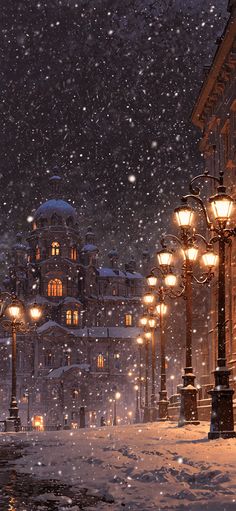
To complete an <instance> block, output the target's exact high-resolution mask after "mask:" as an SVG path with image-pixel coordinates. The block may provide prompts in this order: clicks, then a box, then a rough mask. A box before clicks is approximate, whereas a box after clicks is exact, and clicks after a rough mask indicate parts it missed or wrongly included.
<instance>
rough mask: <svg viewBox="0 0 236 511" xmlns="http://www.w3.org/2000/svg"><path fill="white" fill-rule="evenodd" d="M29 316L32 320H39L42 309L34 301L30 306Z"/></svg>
mask: <svg viewBox="0 0 236 511" xmlns="http://www.w3.org/2000/svg"><path fill="white" fill-rule="evenodd" d="M30 316H31V319H32V320H33V321H39V319H40V318H41V316H42V309H41V307H39V305H37V303H34V304H33V305H32V306H31V307H30Z"/></svg>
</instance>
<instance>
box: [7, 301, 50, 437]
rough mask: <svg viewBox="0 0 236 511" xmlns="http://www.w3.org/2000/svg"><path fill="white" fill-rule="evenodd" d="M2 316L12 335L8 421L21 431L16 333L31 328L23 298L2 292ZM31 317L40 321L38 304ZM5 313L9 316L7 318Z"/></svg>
mask: <svg viewBox="0 0 236 511" xmlns="http://www.w3.org/2000/svg"><path fill="white" fill-rule="evenodd" d="M0 309H1V311H0V316H1V324H2V326H3V328H4V329H5V330H8V331H9V330H10V331H11V335H12V383H11V400H10V407H9V414H10V416H9V418H8V419H7V422H8V421H12V422H13V425H14V429H15V431H19V430H20V427H21V421H20V417H19V409H18V403H17V397H16V391H17V371H16V360H17V359H16V335H17V332H22V333H26V332H28V331H29V330H30V327H29V326H27V323H26V322H25V319H26V308H25V305H24V303H23V302H22V300H20V299H18V298H16V297H15V296H13V295H10V294H9V293H1V295H0ZM29 313H30V317H31V319H32V320H33V321H38V320H39V319H40V317H41V314H42V311H41V309H40V307H38V305H37V304H34V305H32V306H31V307H30V308H29ZM5 315H6V316H8V317H9V320H8V319H5Z"/></svg>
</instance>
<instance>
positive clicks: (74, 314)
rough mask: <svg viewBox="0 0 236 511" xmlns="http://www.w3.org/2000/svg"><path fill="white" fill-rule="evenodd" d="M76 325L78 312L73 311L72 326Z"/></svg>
mask: <svg viewBox="0 0 236 511" xmlns="http://www.w3.org/2000/svg"><path fill="white" fill-rule="evenodd" d="M78 324H79V312H78V311H74V312H73V325H78Z"/></svg>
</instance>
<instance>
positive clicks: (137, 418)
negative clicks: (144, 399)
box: [134, 385, 140, 424]
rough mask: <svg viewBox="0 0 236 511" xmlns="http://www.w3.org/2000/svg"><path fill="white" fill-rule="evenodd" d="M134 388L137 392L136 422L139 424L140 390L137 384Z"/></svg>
mask: <svg viewBox="0 0 236 511" xmlns="http://www.w3.org/2000/svg"><path fill="white" fill-rule="evenodd" d="M134 390H135V392H136V408H135V422H136V424H138V423H139V422H140V414H139V406H138V391H139V386H138V385H135V386H134Z"/></svg>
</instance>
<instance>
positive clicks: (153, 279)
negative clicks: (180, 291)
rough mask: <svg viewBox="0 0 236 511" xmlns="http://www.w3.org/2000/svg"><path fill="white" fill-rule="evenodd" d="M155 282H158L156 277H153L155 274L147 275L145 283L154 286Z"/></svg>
mask: <svg viewBox="0 0 236 511" xmlns="http://www.w3.org/2000/svg"><path fill="white" fill-rule="evenodd" d="M157 282H158V279H157V277H155V275H152V274H150V275H148V276H147V283H148V285H149V286H150V287H156V285H157Z"/></svg>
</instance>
